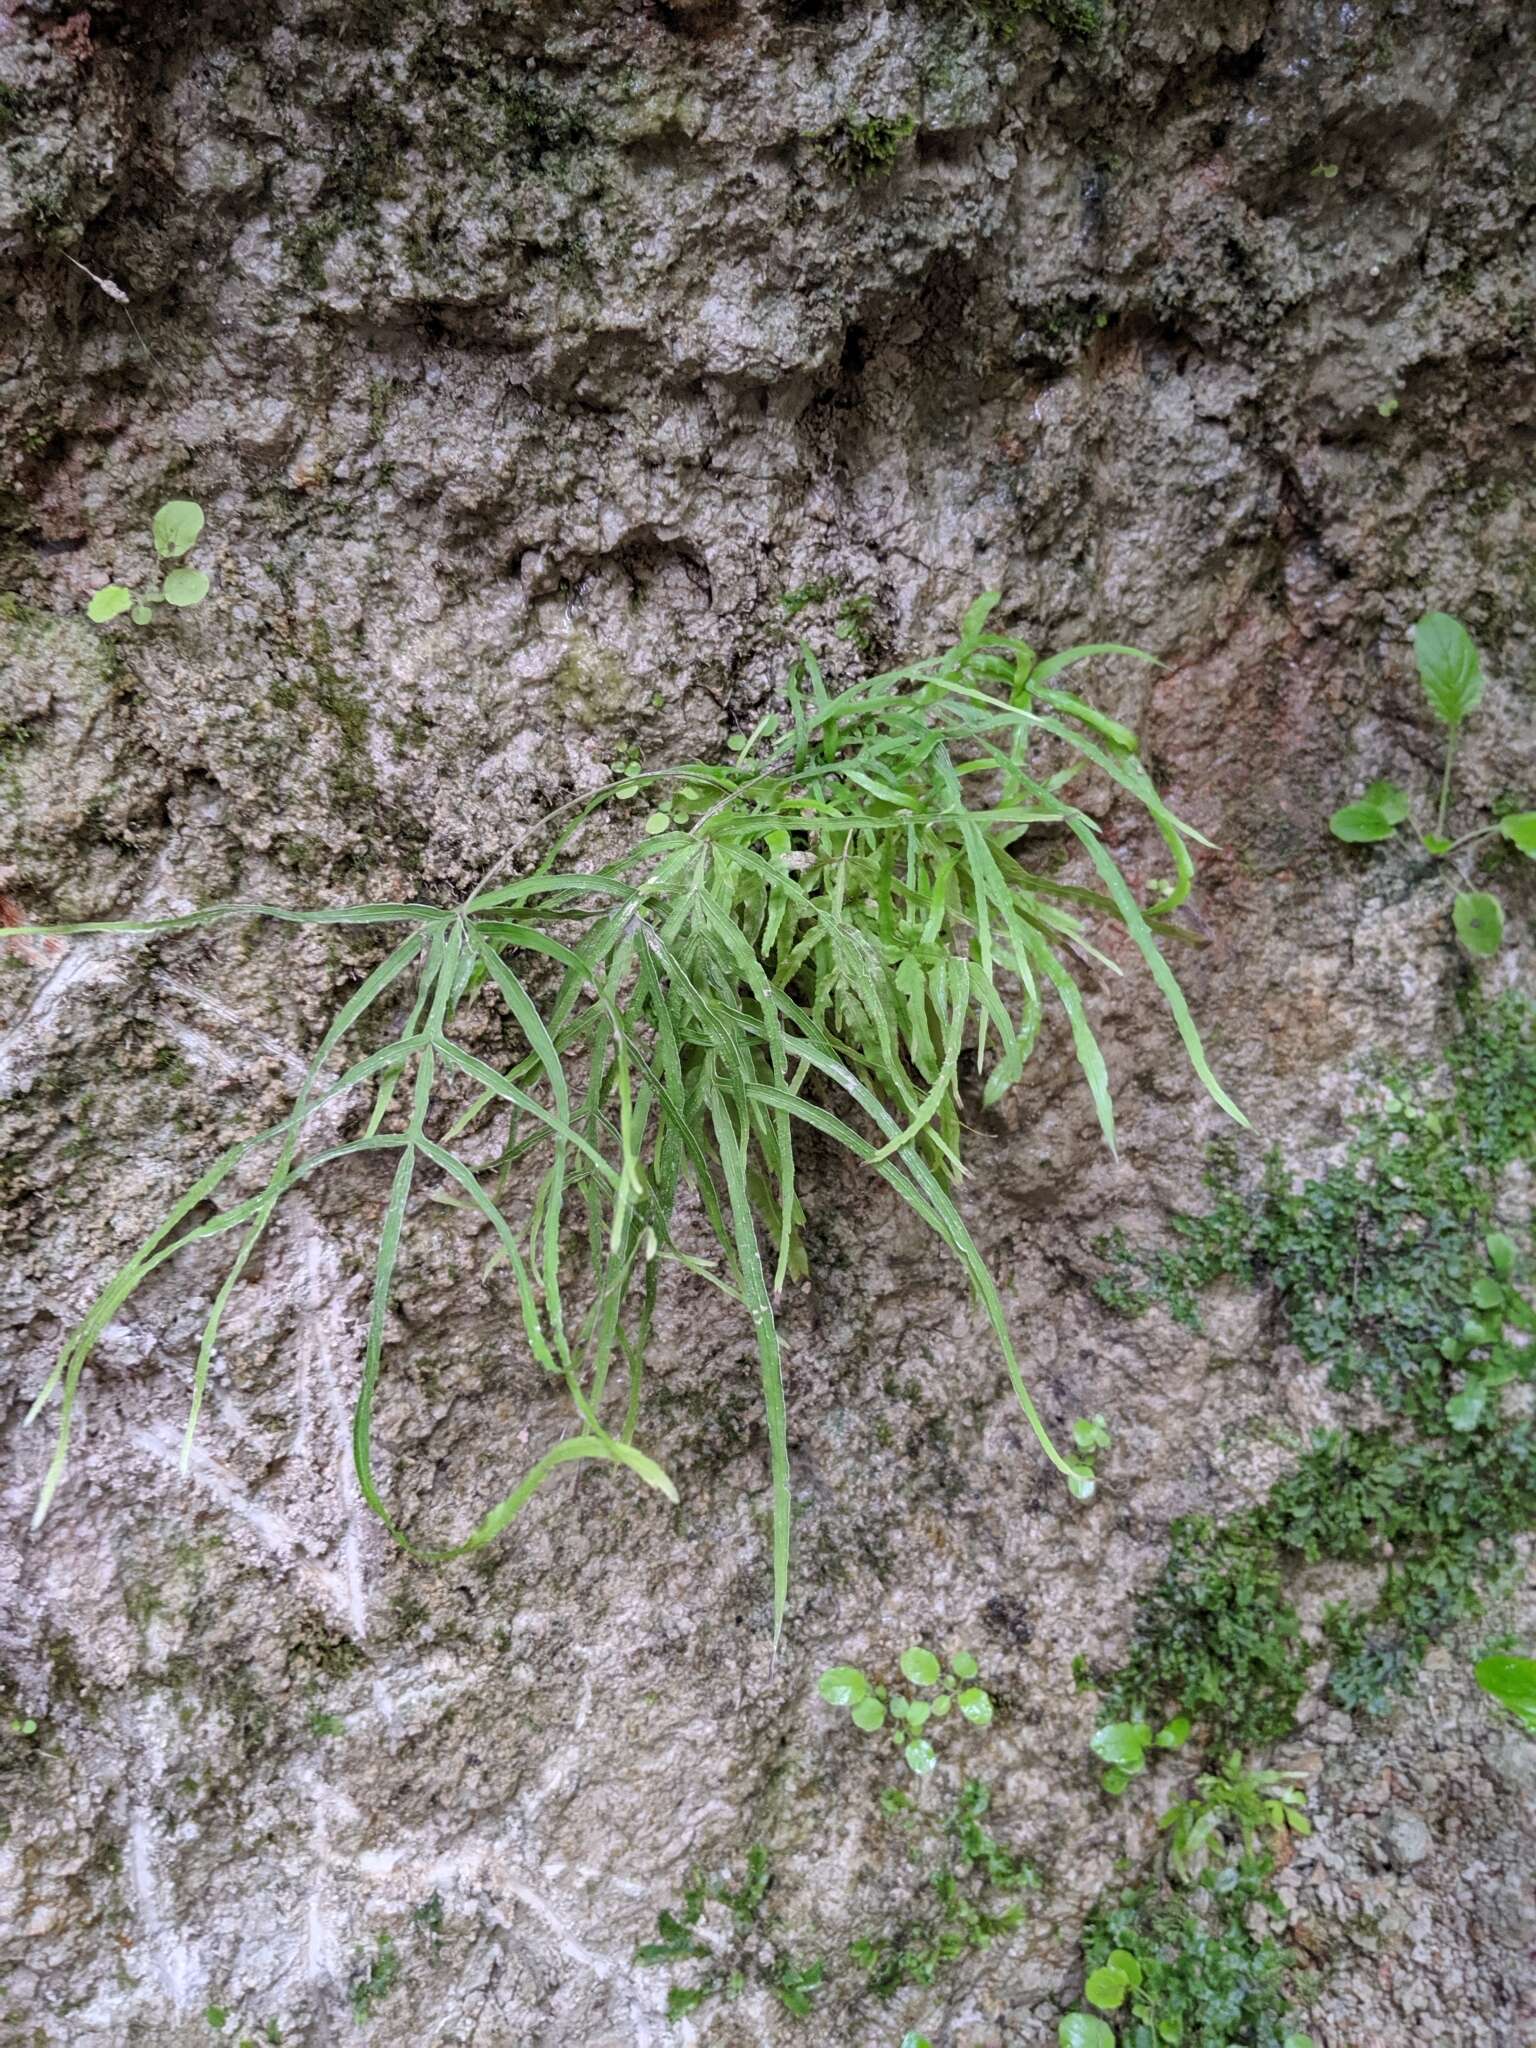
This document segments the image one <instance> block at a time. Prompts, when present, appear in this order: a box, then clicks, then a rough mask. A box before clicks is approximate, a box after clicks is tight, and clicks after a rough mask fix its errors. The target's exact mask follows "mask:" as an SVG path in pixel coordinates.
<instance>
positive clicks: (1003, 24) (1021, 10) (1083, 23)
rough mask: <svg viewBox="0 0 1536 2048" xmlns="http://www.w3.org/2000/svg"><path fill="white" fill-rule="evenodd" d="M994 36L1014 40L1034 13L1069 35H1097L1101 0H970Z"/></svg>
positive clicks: (969, 2) (1102, 15) (1102, 21)
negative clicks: (1023, 24) (1022, 25)
mask: <svg viewBox="0 0 1536 2048" xmlns="http://www.w3.org/2000/svg"><path fill="white" fill-rule="evenodd" d="M968 4H969V6H970V8H971V11H972V12H973V13H975V14H979V15H980V17H981V19H982V20H983V21H984V22H985V23H986V25H987V27H988V28H989V29H990V30H991V32H992V33H993V35H995V36H998V37H1000V38H1001V39H1002V40H1003V41H1004V42H1010V41H1012V39H1013V37H1014V36H1016V35H1017V34H1018V32H1019V28H1020V25H1021V24H1022V23H1023V22H1024V21H1026V20H1027V19H1028V18H1029V17H1030V16H1031V15H1037V16H1038V17H1039V18H1040V20H1041V21H1048V22H1049V23H1050V25H1051V27H1052V28H1054V29H1059V30H1060V31H1061V33H1062V34H1063V35H1068V36H1084V37H1090V36H1096V35H1097V34H1098V33H1099V31H1100V29H1101V28H1102V27H1103V25H1104V10H1103V7H1102V5H1101V0H968Z"/></svg>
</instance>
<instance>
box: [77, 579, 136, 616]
mask: <svg viewBox="0 0 1536 2048" xmlns="http://www.w3.org/2000/svg"><path fill="white" fill-rule="evenodd" d="M133 602H134V597H133V592H132V591H131V590H125V589H124V588H123V586H122V584H121V583H108V584H105V585H103V587H102V588H101V589H100V590H98V591H97V592H96V594H95V596H94V597H93V598H92V599H91V601H90V603H89V604H88V605H87V606H86V608H85V616H86V617H87V618H88V619H94V620H95V622H96V624H97V625H98V626H104V625H105V624H106V622H107V620H108V619H115V618H118V617H120V616H121V614H122V613H123V612H126V611H128V610H130V609H131V608H132V606H133Z"/></svg>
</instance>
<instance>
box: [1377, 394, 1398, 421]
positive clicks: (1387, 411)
mask: <svg viewBox="0 0 1536 2048" xmlns="http://www.w3.org/2000/svg"><path fill="white" fill-rule="evenodd" d="M1401 407H1402V400H1401V399H1400V398H1391V397H1388V398H1378V399H1377V401H1376V410H1377V411H1378V412H1379V413H1380V414H1381V416H1382V418H1383V419H1384V420H1389V419H1391V417H1392V415H1393V414H1394V413H1395V412H1398V411H1400V410H1401Z"/></svg>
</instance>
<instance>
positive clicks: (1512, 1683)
mask: <svg viewBox="0 0 1536 2048" xmlns="http://www.w3.org/2000/svg"><path fill="white" fill-rule="evenodd" d="M1472 1675H1473V1677H1474V1678H1475V1679H1476V1680H1477V1682H1478V1684H1479V1685H1480V1686H1481V1687H1482V1689H1483V1691H1484V1692H1485V1693H1487V1695H1488V1697H1489V1698H1490V1699H1491V1700H1497V1701H1498V1703H1499V1705H1500V1706H1501V1707H1503V1708H1504V1710H1505V1711H1506V1712H1507V1713H1510V1714H1513V1715H1514V1717H1515V1719H1516V1720H1517V1721H1518V1722H1519V1723H1520V1726H1521V1727H1522V1728H1523V1729H1524V1730H1525V1732H1526V1734H1527V1735H1536V1657H1515V1656H1511V1655H1509V1654H1508V1653H1506V1652H1503V1651H1496V1652H1494V1653H1493V1654H1492V1655H1491V1656H1487V1657H1480V1658H1479V1659H1478V1661H1477V1663H1476V1665H1475V1666H1474V1668H1473V1673H1472Z"/></svg>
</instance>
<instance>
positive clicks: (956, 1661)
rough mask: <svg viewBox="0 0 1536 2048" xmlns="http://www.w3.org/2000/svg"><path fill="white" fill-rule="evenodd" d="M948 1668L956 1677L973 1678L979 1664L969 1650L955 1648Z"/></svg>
mask: <svg viewBox="0 0 1536 2048" xmlns="http://www.w3.org/2000/svg"><path fill="white" fill-rule="evenodd" d="M949 1668H950V1670H951V1671H952V1672H953V1673H954V1674H955V1676H956V1678H974V1677H975V1676H976V1673H977V1671H978V1670H979V1669H980V1666H979V1665H978V1664H977V1662H976V1659H975V1658H974V1657H973V1656H972V1655H971V1653H970V1651H969V1650H956V1652H955V1654H954V1655H953V1657H951V1658H950V1660H949Z"/></svg>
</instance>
